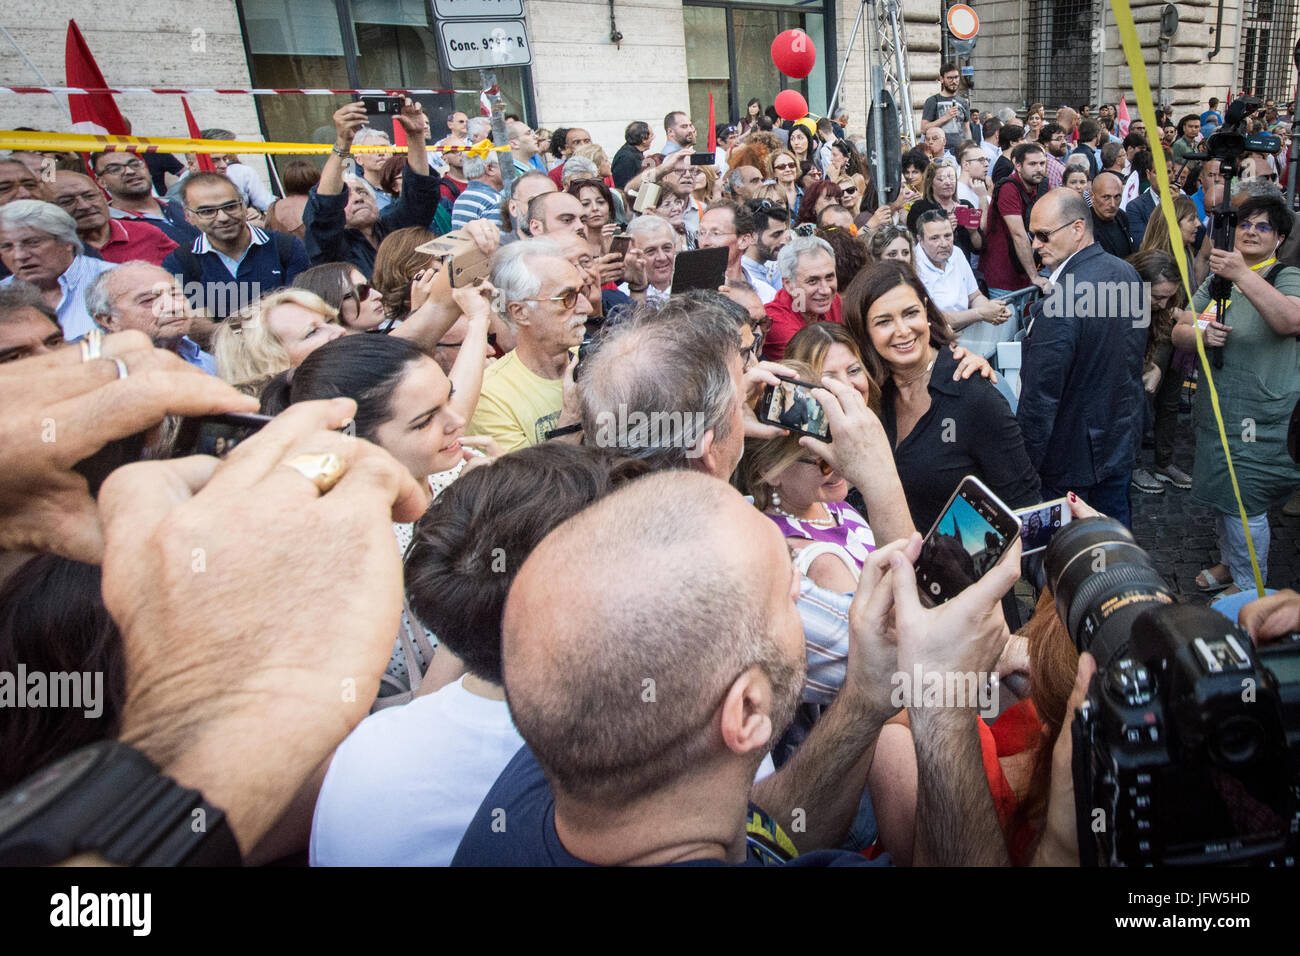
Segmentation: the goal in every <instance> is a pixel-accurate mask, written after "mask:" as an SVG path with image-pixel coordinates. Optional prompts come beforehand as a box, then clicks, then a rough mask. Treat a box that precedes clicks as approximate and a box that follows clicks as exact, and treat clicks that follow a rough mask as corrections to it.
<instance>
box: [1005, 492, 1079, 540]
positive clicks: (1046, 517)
mask: <svg viewBox="0 0 1300 956" xmlns="http://www.w3.org/2000/svg"><path fill="white" fill-rule="evenodd" d="M1016 517H1017V518H1019V519H1020V545H1021V548H1022V549H1023V550H1022V552H1021V553H1022V554H1035V553H1037V552H1039V551H1042V550H1043V549H1044V548H1046V547H1047V546H1048V544H1050V543H1051V541H1052V535H1054V534H1056V532H1058V531H1060V530H1061V527H1062V526H1063V525H1067V524H1069V523H1070V519H1071V518H1072V517H1073V515H1072V514H1071V512H1070V499H1068V498H1057V499H1056V500H1055V501H1047V502H1044V503H1043V504H1041V505H1034V506H1033V507H1032V508H1021V509H1020V510H1019V511H1017V512H1016Z"/></svg>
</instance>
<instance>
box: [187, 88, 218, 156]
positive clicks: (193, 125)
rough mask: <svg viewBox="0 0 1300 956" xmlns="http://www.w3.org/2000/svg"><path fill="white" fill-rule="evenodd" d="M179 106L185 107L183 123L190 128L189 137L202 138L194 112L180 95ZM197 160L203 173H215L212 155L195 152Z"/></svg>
mask: <svg viewBox="0 0 1300 956" xmlns="http://www.w3.org/2000/svg"><path fill="white" fill-rule="evenodd" d="M181 106H183V107H185V125H186V126H188V127H189V128H190V139H202V138H203V137H202V135H200V133H199V124H198V123H197V122H196V121H195V119H194V114H193V113H191V112H190V104H189V101H187V100H186V99H185V97H183V96H182V97H181ZM194 158H195V159H197V160H198V161H199V169H201V170H202V171H203V172H205V173H215V172H216V171H217V167H215V166H213V165H212V157H211V156H209V155H208V154H207V153H197V154H196V155H195V157H194Z"/></svg>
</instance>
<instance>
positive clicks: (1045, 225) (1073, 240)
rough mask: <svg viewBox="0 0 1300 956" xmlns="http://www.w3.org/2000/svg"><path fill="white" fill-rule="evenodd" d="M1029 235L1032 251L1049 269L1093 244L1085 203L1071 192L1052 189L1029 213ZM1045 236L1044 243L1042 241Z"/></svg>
mask: <svg viewBox="0 0 1300 956" xmlns="http://www.w3.org/2000/svg"><path fill="white" fill-rule="evenodd" d="M1029 234H1030V240H1031V242H1032V244H1033V247H1034V250H1035V251H1036V252H1037V253H1038V254H1039V256H1041V257H1042V260H1043V264H1044V265H1045V266H1048V267H1049V268H1054V267H1055V266H1058V265H1060V264H1061V263H1062V262H1064V261H1065V260H1066V259H1068V258H1069V257H1070V256H1072V255H1074V253H1076V252H1078V251H1079V250H1080V249H1082V248H1084V247H1085V246H1089V245H1092V216H1091V214H1090V213H1089V211H1088V204H1087V203H1085V202H1084V201H1083V197H1082V196H1080V195H1079V194H1078V193H1077V192H1075V191H1074V190H1073V189H1069V188H1068V187H1064V186H1063V187H1061V188H1060V189H1053V190H1052V191H1051V192H1049V193H1048V194H1047V195H1046V196H1044V197H1043V198H1042V199H1040V200H1038V202H1036V203H1034V208H1033V211H1032V212H1031V213H1030V214H1029ZM1043 235H1046V236H1047V238H1046V239H1045V240H1044V239H1043V238H1041V237H1042V236H1043Z"/></svg>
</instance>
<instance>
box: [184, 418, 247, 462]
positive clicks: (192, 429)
mask: <svg viewBox="0 0 1300 956" xmlns="http://www.w3.org/2000/svg"><path fill="white" fill-rule="evenodd" d="M270 420H271V418H270V416H268V415H244V414H230V415H198V416H196V417H194V418H183V419H181V426H180V429H179V430H178V431H177V432H176V443H175V444H174V445H173V451H172V457H173V458H185V457H187V456H189V455H214V456H216V457H217V458H224V457H225V456H226V455H228V454H229V453H230V452H231V451H233V450H234V449H235V447H236V446H237V445H238V444H239V443H240V442H241V441H243V440H244V439H245V438H248V437H249V436H250V435H256V434H257V433H258V432H259V431H260V430H261V429H262V427H263V426H264V425H266V423H267V422H269V421H270Z"/></svg>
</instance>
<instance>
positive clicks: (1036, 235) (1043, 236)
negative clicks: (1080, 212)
mask: <svg viewBox="0 0 1300 956" xmlns="http://www.w3.org/2000/svg"><path fill="white" fill-rule="evenodd" d="M1076 222H1083V220H1082V219H1071V220H1070V221H1069V222H1063V223H1061V224H1060V225H1059V226H1057V227H1056V228H1055V229H1053V230H1051V231H1050V232H1043V230H1041V229H1039V230H1037V231H1036V232H1031V233H1030V234H1029V235H1030V237H1031V238H1033V239H1037V240H1038V241H1039V242H1044V243H1045V242H1048V241H1050V240H1051V238H1052V237H1053V236H1054V235H1056V234H1057V233H1058V232H1060V231H1061V230H1062V229H1064V228H1065V227H1066V226H1073V225H1074V224H1075V223H1076Z"/></svg>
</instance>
